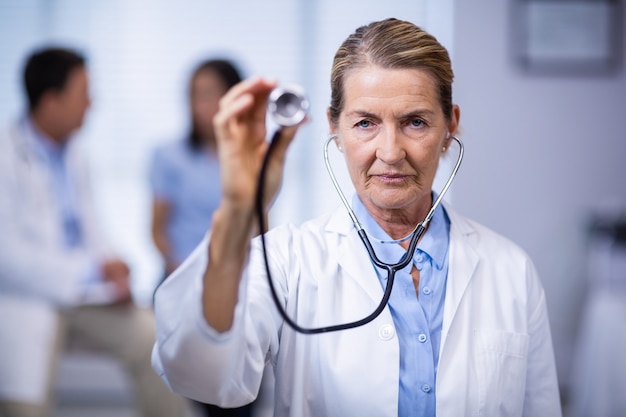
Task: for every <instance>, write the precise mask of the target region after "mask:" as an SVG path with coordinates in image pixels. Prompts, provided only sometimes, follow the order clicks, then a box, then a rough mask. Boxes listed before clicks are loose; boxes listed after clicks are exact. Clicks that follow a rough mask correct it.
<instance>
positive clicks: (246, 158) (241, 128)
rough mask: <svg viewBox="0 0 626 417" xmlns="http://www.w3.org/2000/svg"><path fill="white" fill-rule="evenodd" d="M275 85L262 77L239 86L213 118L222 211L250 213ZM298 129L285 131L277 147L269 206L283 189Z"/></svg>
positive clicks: (271, 168) (270, 171)
mask: <svg viewBox="0 0 626 417" xmlns="http://www.w3.org/2000/svg"><path fill="white" fill-rule="evenodd" d="M274 87H276V82H275V81H272V80H267V79H263V78H259V77H255V78H250V79H248V80H244V81H242V82H241V83H239V84H237V85H236V86H234V87H233V88H231V89H230V90H229V92H228V93H227V94H226V95H224V97H222V99H221V100H220V108H219V111H218V113H217V114H216V116H215V118H214V119H213V123H214V127H215V131H216V137H217V149H218V155H219V161H220V170H221V177H222V178H221V181H222V189H223V190H222V192H223V201H222V203H223V206H224V207H223V208H228V209H231V210H235V211H236V212H240V213H241V212H243V213H251V212H252V210H253V209H254V199H255V195H256V187H257V182H258V177H259V172H260V170H261V165H262V163H263V159H264V156H265V153H266V152H267V150H268V148H269V142H268V141H267V130H266V125H265V121H266V114H267V98H268V96H269V93H270V91H271V90H272V89H273V88H274ZM297 129H298V126H295V127H290V128H284V129H283V130H282V132H281V135H280V137H279V138H278V142H277V143H276V144H275V145H274V146H275V149H274V150H273V152H272V158H271V159H270V161H269V166H268V170H267V174H266V175H267V176H266V188H265V190H264V195H265V196H266V200H265V203H266V207H267V205H268V203H269V202H270V201H271V200H272V199H273V198H274V197H275V195H276V193H277V192H278V189H279V187H280V183H281V179H282V171H283V167H284V160H285V152H286V150H287V147H288V146H289V144H290V143H291V140H292V139H293V137H294V136H295V133H296V131H297Z"/></svg>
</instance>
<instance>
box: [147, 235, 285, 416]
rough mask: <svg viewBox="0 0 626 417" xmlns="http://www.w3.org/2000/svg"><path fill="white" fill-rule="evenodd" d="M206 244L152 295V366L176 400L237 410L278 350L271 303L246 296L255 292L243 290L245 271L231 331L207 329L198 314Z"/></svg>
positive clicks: (251, 397) (254, 389)
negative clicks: (154, 331) (154, 329)
mask: <svg viewBox="0 0 626 417" xmlns="http://www.w3.org/2000/svg"><path fill="white" fill-rule="evenodd" d="M208 244H209V243H208V239H205V240H204V241H203V242H202V243H201V244H200V245H199V246H198V248H196V250H195V251H194V253H193V254H192V255H191V256H190V257H189V258H188V259H187V260H186V261H185V262H184V263H183V265H181V266H180V267H179V268H178V269H177V270H176V271H175V272H174V273H173V274H172V275H171V276H170V277H168V278H167V279H166V280H165V282H164V283H163V284H162V285H161V287H160V288H159V289H158V290H157V292H156V297H155V315H156V326H157V342H156V344H155V346H154V349H153V353H152V364H153V368H154V369H155V371H156V372H157V373H158V374H159V375H160V376H161V378H162V379H163V380H164V381H165V382H166V383H167V385H168V386H169V387H170V389H171V390H172V391H174V392H176V393H178V394H180V395H183V396H185V397H188V398H192V399H195V400H198V401H201V402H205V403H209V404H217V405H219V406H221V407H239V406H242V405H245V404H247V403H250V402H252V401H253V400H254V399H255V398H256V396H257V394H258V391H259V387H260V384H261V379H262V375H263V370H264V368H265V365H266V363H267V362H268V361H269V360H270V355H269V352H270V351H271V350H275V349H276V348H277V345H278V334H277V328H276V326H277V325H278V324H277V319H276V316H275V314H273V313H272V310H270V309H271V308H274V306H273V304H272V302H271V300H269V299H264V301H258V300H255V298H256V297H250V294H249V293H250V292H251V291H254V292H256V291H255V290H254V285H249V281H250V278H251V277H250V276H249V275H250V272H249V271H250V269H251V267H250V266H248V267H247V270H246V272H244V276H243V278H242V280H241V283H240V289H239V296H238V301H237V306H236V309H235V319H234V324H233V326H232V327H231V329H230V330H229V331H227V332H225V333H217V332H216V331H215V330H214V329H212V328H210V327H209V326H208V324H207V323H206V321H205V319H204V316H203V315H202V276H203V274H204V271H205V269H206V265H207V260H208V259H207V258H208V255H207V254H208ZM255 278H256V277H255ZM255 281H258V280H255ZM249 287H253V289H252V290H251V289H250V288H249ZM265 293H266V294H267V291H265ZM253 318H254V319H253Z"/></svg>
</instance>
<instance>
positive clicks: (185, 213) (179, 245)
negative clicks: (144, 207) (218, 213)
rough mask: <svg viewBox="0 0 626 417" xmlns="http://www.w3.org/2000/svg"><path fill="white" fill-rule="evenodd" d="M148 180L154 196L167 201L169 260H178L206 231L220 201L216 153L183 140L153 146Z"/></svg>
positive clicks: (177, 262) (189, 252) (198, 241)
mask: <svg viewBox="0 0 626 417" xmlns="http://www.w3.org/2000/svg"><path fill="white" fill-rule="evenodd" d="M150 184H151V186H152V191H153V193H154V198H155V199H157V200H161V201H165V202H167V203H168V204H169V205H170V209H171V215H170V221H169V224H168V225H167V235H168V238H169V241H170V244H171V245H172V248H171V249H172V253H171V254H170V256H171V259H169V260H170V261H171V262H174V263H176V264H180V263H181V262H182V261H184V260H185V258H186V257H187V256H188V255H190V254H191V252H192V251H193V249H194V248H195V247H196V246H197V245H198V244H199V243H200V241H201V240H202V238H203V237H204V235H205V234H206V232H207V230H208V229H209V227H210V226H211V220H212V216H213V212H214V211H215V209H216V208H217V206H218V204H219V202H220V199H221V193H222V188H221V182H220V173H219V165H218V160H217V155H214V154H209V153H208V152H206V151H204V150H195V149H192V148H191V146H190V145H189V142H188V141H187V140H184V141H183V140H181V141H176V142H172V143H167V144H165V145H162V146H160V147H157V148H156V149H155V151H154V153H153V156H152V161H151V166H150Z"/></svg>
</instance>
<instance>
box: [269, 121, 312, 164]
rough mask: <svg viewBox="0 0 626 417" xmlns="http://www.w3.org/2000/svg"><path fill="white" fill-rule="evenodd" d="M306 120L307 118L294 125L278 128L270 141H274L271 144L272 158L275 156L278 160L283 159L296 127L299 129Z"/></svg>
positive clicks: (296, 130)
mask: <svg viewBox="0 0 626 417" xmlns="http://www.w3.org/2000/svg"><path fill="white" fill-rule="evenodd" d="M306 121H307V120H306V119H305V120H304V121H302V122H301V123H299V124H297V125H295V126H284V127H281V128H280V130H279V131H278V132H277V134H276V135H275V136H274V137H273V138H272V141H273V142H274V143H273V144H272V148H274V149H273V150H272V153H273V154H274V158H277V160H279V161H282V160H284V159H285V154H286V153H287V149H288V148H289V145H291V142H292V141H293V138H294V137H295V136H296V133H297V132H298V129H300V126H302V125H303V124H304V123H305V122H306Z"/></svg>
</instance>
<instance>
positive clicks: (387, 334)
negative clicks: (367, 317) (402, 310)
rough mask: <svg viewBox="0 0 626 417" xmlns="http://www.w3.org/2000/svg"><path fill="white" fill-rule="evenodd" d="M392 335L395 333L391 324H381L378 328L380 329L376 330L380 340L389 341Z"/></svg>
mask: <svg viewBox="0 0 626 417" xmlns="http://www.w3.org/2000/svg"><path fill="white" fill-rule="evenodd" d="M394 334H395V331H394V329H393V326H392V325H391V324H383V325H382V326H380V329H378V337H380V338H381V340H391V339H393V336H394Z"/></svg>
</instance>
